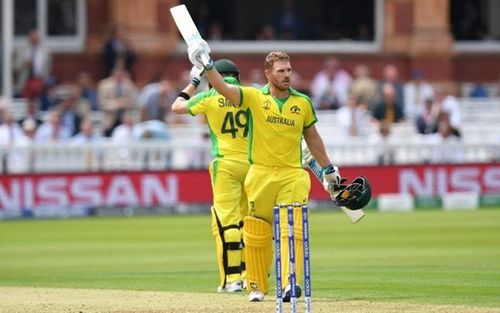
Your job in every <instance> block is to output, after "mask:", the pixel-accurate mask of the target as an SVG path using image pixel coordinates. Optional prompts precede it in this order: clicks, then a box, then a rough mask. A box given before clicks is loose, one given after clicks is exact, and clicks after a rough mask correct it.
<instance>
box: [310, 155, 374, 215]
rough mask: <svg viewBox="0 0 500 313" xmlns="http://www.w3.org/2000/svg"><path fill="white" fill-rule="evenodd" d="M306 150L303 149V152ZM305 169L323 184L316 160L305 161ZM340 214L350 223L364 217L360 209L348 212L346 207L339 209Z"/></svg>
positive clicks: (321, 171)
mask: <svg viewBox="0 0 500 313" xmlns="http://www.w3.org/2000/svg"><path fill="white" fill-rule="evenodd" d="M305 149H307V148H304V150H305ZM306 165H307V167H309V169H310V170H311V172H312V173H313V174H314V176H315V177H316V178H317V179H318V180H319V181H320V182H323V170H322V169H321V166H320V165H319V164H318V162H317V161H316V159H314V158H311V160H310V161H309V162H307V161H306ZM339 208H340V210H342V212H344V213H345V214H346V215H347V217H349V219H350V220H351V222H352V223H356V222H358V221H360V220H361V219H362V218H363V217H364V216H365V212H364V211H363V210H362V209H359V210H349V209H348V208H346V207H343V206H341V207H339Z"/></svg>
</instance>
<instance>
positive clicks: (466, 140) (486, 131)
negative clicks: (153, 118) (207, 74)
mask: <svg viewBox="0 0 500 313" xmlns="http://www.w3.org/2000/svg"><path fill="white" fill-rule="evenodd" d="M459 103H460V109H461V113H462V117H463V121H462V126H461V133H462V141H461V143H458V144H453V145H447V146H448V147H447V149H452V150H451V151H452V152H451V153H455V154H456V153H461V154H462V155H463V160H464V161H465V162H496V161H500V124H499V123H498V121H500V99H499V98H489V99H482V100H477V99H470V98H460V99H459ZM9 109H10V110H11V112H13V113H14V115H16V117H20V116H22V115H23V112H24V111H23V110H24V109H25V103H24V101H23V100H21V99H15V100H14V101H12V102H10V108H9ZM318 119H319V122H318V124H317V127H318V131H319V132H320V133H321V135H322V136H323V139H324V140H325V145H326V147H327V150H328V152H329V153H330V154H331V155H332V156H333V158H334V160H335V161H336V163H338V164H339V165H342V166H344V165H369V164H377V163H378V162H379V159H378V155H379V153H380V149H381V146H382V145H381V144H379V143H378V142H376V141H375V140H374V136H375V135H376V134H377V133H378V129H377V126H376V125H374V124H370V125H368V127H369V128H370V130H369V132H368V133H369V134H370V135H368V136H366V137H362V138H359V137H358V138H342V136H341V132H339V127H338V126H337V125H338V123H337V115H336V113H335V111H319V112H318ZM92 120H93V124H94V126H95V129H96V131H99V127H100V120H101V114H100V113H99V112H93V113H92ZM169 132H170V134H171V138H172V139H171V140H170V141H168V142H165V141H154V140H149V141H137V142H133V143H131V144H129V145H128V146H117V145H113V144H111V143H109V142H108V141H107V140H106V139H103V141H102V142H101V143H99V144H87V145H77V146H73V145H65V144H50V145H34V146H29V147H17V148H11V149H8V150H7V149H1V150H0V157H1V159H2V160H4V161H3V162H2V172H3V173H9V172H28V171H33V172H38V173H40V172H81V171H118V170H162V169H190V168H205V167H206V166H207V164H208V162H209V160H210V156H209V149H210V143H209V141H208V140H206V139H204V138H205V137H206V136H205V135H206V126H205V125H203V124H201V123H200V122H199V121H197V120H192V121H190V122H188V123H187V124H173V125H169ZM423 136H425V135H419V134H418V133H417V132H416V130H415V126H414V125H413V124H412V123H411V122H408V121H407V122H403V123H398V124H393V126H392V128H391V141H390V144H389V145H388V147H389V149H390V151H391V153H392V154H393V163H394V164H415V163H430V162H439V160H437V161H436V160H433V155H435V154H436V149H444V148H442V147H437V146H436V144H431V143H428V142H427V141H426V140H425V138H424V137H423ZM13 153H17V154H19V155H23V154H25V156H26V157H25V159H26V160H30V161H29V162H30V163H29V164H25V166H24V167H21V168H19V167H18V168H16V169H13V168H10V167H9V164H8V162H7V161H6V160H8V154H13Z"/></svg>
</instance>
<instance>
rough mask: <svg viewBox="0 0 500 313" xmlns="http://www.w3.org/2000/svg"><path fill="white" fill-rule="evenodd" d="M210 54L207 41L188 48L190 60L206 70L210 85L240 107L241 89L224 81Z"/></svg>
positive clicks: (197, 42) (195, 43)
mask: <svg viewBox="0 0 500 313" xmlns="http://www.w3.org/2000/svg"><path fill="white" fill-rule="evenodd" d="M209 53H210V48H209V47H208V44H207V42H206V41H205V40H198V41H196V42H194V43H192V44H191V45H189V47H188V55H189V60H190V61H191V63H192V64H193V65H194V66H196V67H198V68H200V69H204V70H205V73H206V77H207V79H208V81H209V82H210V85H212V87H213V88H214V89H215V90H217V92H218V93H220V94H221V95H223V96H224V97H226V99H227V100H229V102H231V103H232V104H233V105H236V106H238V105H240V104H241V92H240V88H239V87H238V86H235V85H231V84H228V83H226V82H225V81H224V78H222V76H221V75H220V73H219V72H218V71H217V70H216V69H215V68H214V66H213V63H214V62H213V60H212V59H210V54H209Z"/></svg>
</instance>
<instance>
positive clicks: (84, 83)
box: [76, 71, 99, 111]
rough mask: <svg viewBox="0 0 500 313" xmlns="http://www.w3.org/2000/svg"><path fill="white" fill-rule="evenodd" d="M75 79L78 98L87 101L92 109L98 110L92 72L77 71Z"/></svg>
mask: <svg viewBox="0 0 500 313" xmlns="http://www.w3.org/2000/svg"><path fill="white" fill-rule="evenodd" d="M76 80H77V83H78V86H79V88H80V99H81V100H83V101H86V102H88V104H89V106H90V109H91V110H92V111H98V110H99V103H98V99H97V88H96V86H95V81H94V79H93V78H92V74H90V72H88V71H82V72H80V73H78V76H77V78H76Z"/></svg>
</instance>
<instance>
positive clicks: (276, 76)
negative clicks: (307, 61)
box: [265, 61, 292, 91]
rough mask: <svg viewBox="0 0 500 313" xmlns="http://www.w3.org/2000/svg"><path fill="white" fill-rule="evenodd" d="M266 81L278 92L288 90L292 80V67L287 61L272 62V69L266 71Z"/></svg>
mask: <svg viewBox="0 0 500 313" xmlns="http://www.w3.org/2000/svg"><path fill="white" fill-rule="evenodd" d="M265 73H266V77H267V81H268V82H269V84H270V85H273V86H274V87H275V88H276V89H278V90H282V91H285V90H288V87H290V83H291V78H292V66H291V65H290V62H289V61H277V62H274V64H273V67H272V68H270V69H268V70H266V71H265Z"/></svg>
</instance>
